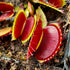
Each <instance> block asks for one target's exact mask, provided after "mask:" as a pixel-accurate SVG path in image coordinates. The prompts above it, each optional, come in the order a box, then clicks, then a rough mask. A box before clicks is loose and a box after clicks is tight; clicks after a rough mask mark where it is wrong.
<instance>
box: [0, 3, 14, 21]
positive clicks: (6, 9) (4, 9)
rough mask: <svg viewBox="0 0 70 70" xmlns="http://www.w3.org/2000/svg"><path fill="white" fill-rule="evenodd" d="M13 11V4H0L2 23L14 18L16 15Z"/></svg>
mask: <svg viewBox="0 0 70 70" xmlns="http://www.w3.org/2000/svg"><path fill="white" fill-rule="evenodd" d="M13 9H14V7H13V5H12V4H11V3H5V2H0V13H1V16H0V21H3V20H5V19H7V18H9V17H12V16H13V14H14V12H13Z"/></svg>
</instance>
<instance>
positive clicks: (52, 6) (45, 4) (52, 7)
mask: <svg viewBox="0 0 70 70" xmlns="http://www.w3.org/2000/svg"><path fill="white" fill-rule="evenodd" d="M34 2H35V3H38V4H41V5H44V6H46V7H49V8H51V9H53V10H56V11H57V12H60V13H63V11H61V10H59V9H58V8H56V7H55V6H54V5H53V4H50V3H44V2H41V1H34Z"/></svg>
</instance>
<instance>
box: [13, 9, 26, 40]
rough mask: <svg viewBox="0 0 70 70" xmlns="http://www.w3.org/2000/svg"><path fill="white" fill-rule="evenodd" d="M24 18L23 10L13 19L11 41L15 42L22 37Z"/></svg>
mask: <svg viewBox="0 0 70 70" xmlns="http://www.w3.org/2000/svg"><path fill="white" fill-rule="evenodd" d="M25 21H26V16H25V14H24V11H23V10H20V11H19V12H18V13H17V14H16V17H15V20H14V23H13V30H12V37H13V40H16V39H17V38H19V37H20V36H21V35H22V32H23V29H24V26H25Z"/></svg>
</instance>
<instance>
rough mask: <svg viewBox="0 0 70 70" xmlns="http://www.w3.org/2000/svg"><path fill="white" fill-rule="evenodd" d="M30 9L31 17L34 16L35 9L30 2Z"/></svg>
mask: <svg viewBox="0 0 70 70" xmlns="http://www.w3.org/2000/svg"><path fill="white" fill-rule="evenodd" d="M28 9H29V12H30V14H31V16H33V14H34V7H33V5H32V4H31V3H30V2H28Z"/></svg>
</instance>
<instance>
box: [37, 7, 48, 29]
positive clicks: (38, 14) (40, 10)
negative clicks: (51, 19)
mask: <svg viewBox="0 0 70 70" xmlns="http://www.w3.org/2000/svg"><path fill="white" fill-rule="evenodd" d="M36 15H37V20H39V18H40V19H41V20H42V28H44V27H45V26H46V25H47V19H46V16H45V14H44V12H43V11H42V9H41V8H40V7H39V8H38V9H37V10H36Z"/></svg>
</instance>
